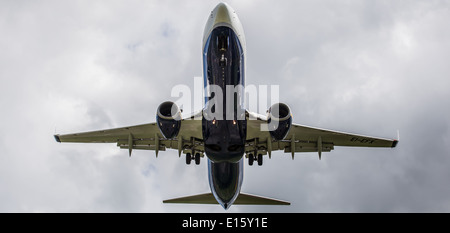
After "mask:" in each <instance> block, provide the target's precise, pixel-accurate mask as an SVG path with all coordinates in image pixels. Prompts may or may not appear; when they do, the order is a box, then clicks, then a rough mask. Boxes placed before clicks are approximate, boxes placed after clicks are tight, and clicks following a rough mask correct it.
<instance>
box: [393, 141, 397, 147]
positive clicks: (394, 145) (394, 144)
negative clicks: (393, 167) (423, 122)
mask: <svg viewBox="0 0 450 233" xmlns="http://www.w3.org/2000/svg"><path fill="white" fill-rule="evenodd" d="M397 144H398V140H394V141H393V142H392V148H394V147H396V146H397Z"/></svg>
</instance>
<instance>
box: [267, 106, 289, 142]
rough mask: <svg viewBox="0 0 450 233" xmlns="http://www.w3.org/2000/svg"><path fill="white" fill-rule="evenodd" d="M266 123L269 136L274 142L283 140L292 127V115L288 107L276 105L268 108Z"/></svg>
mask: <svg viewBox="0 0 450 233" xmlns="http://www.w3.org/2000/svg"><path fill="white" fill-rule="evenodd" d="M267 123H268V125H269V132H270V135H271V136H272V137H273V138H275V139H276V140H278V141H279V140H283V139H284V138H285V137H286V135H287V134H288V133H289V129H290V128H291V125H292V114H291V110H290V109H289V106H287V105H286V104H283V103H276V104H274V105H272V106H271V107H270V108H269V111H268V117H267Z"/></svg>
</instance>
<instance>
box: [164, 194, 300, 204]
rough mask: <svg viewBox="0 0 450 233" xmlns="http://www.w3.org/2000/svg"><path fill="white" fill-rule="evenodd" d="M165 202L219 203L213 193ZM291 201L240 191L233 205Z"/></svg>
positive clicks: (165, 201)
mask: <svg viewBox="0 0 450 233" xmlns="http://www.w3.org/2000/svg"><path fill="white" fill-rule="evenodd" d="M163 203H174V204H218V202H217V201H216V198H215V197H214V195H213V194H212V193H204V194H199V195H193V196H187V197H180V198H174V199H169V200H164V201H163ZM290 204H291V203H289V202H286V201H282V200H277V199H273V198H267V197H261V196H256V195H251V194H245V193H240V194H239V196H238V197H237V199H236V201H234V203H233V205H290Z"/></svg>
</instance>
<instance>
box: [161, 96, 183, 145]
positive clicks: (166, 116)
mask: <svg viewBox="0 0 450 233" xmlns="http://www.w3.org/2000/svg"><path fill="white" fill-rule="evenodd" d="M156 122H157V124H158V128H159V131H161V134H162V135H163V136H164V137H165V138H168V139H169V138H174V137H176V136H177V135H178V132H180V128H181V111H180V108H178V106H177V105H176V104H175V103H174V102H172V101H166V102H163V103H162V104H160V105H159V106H158V110H157V111H156Z"/></svg>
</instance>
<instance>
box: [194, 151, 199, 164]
mask: <svg viewBox="0 0 450 233" xmlns="http://www.w3.org/2000/svg"><path fill="white" fill-rule="evenodd" d="M195 164H196V165H199V164H200V153H195Z"/></svg>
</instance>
